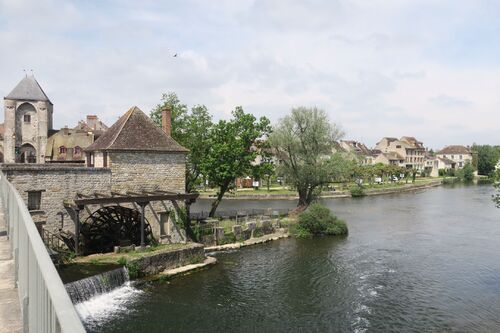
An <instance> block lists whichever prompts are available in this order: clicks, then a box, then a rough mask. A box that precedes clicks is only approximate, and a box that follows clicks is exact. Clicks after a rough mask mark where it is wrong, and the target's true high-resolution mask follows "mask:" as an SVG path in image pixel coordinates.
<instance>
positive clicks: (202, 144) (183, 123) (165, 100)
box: [150, 93, 213, 193]
mask: <svg viewBox="0 0 500 333" xmlns="http://www.w3.org/2000/svg"><path fill="white" fill-rule="evenodd" d="M166 106H169V107H170V108H171V110H172V138H173V139H174V140H176V141H177V142H178V143H180V144H181V145H182V146H184V147H186V148H187V149H189V152H188V154H187V159H186V188H185V190H186V192H187V193H191V192H194V191H195V190H196V187H197V186H198V185H200V184H201V182H202V181H203V179H202V177H203V174H202V170H201V165H202V163H203V160H204V159H205V156H206V154H207V152H208V150H209V147H210V146H209V144H210V143H209V139H210V131H211V129H212V126H213V123H212V116H211V115H210V114H209V112H208V109H207V107H206V106H205V105H195V106H193V107H192V108H191V110H190V111H189V110H188V108H187V106H186V105H185V104H181V103H180V101H179V99H178V98H177V95H176V94H175V93H168V94H163V97H162V102H161V103H160V104H158V105H157V106H156V107H155V108H154V109H153V110H152V111H151V113H150V117H151V119H153V121H154V122H155V123H156V124H157V125H158V126H161V112H162V110H163V108H164V107H166Z"/></svg>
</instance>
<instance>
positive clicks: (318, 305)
mask: <svg viewBox="0 0 500 333" xmlns="http://www.w3.org/2000/svg"><path fill="white" fill-rule="evenodd" d="M492 193H493V190H492V188H491V187H489V186H471V187H454V188H449V187H442V188H435V189H431V190H427V191H423V192H420V193H415V194H400V195H391V196H378V197H367V198H363V199H360V200H352V199H335V200H330V201H325V203H326V204H327V205H328V206H329V207H330V208H331V209H332V210H333V211H334V212H335V213H336V214H337V215H338V216H340V217H341V218H344V219H345V220H346V221H347V222H348V225H349V231H350V234H349V237H347V238H343V239H339V238H328V237H324V238H316V239H312V240H294V239H288V240H280V241H277V242H273V243H268V244H264V245H259V246H255V247H251V248H245V249H242V250H239V251H234V252H227V253H219V254H217V258H218V260H219V262H218V264H217V265H216V266H214V267H212V268H210V269H208V270H205V271H202V272H197V273H195V274H192V275H189V276H186V277H181V278H177V279H174V280H173V281H171V282H170V283H164V284H158V285H152V286H150V287H147V288H143V289H142V290H141V292H137V293H136V292H133V293H131V294H132V295H133V297H131V298H130V299H129V300H128V301H127V300H123V299H120V298H118V300H114V299H113V297H108V300H106V302H109V304H110V306H109V308H111V307H112V306H115V305H116V304H115V303H116V302H118V303H119V305H120V306H119V307H117V310H116V311H111V314H110V315H106V312H105V309H106V308H107V307H106V305H105V304H104V305H103V304H102V302H104V301H102V300H101V302H98V304H99V306H101V307H102V308H103V310H102V311H92V310H91V308H92V307H93V306H92V304H90V303H89V304H87V309H86V310H85V311H86V312H85V319H86V322H87V325H88V328H89V329H90V330H91V331H96V332H167V331H171V332H225V331H230V332H310V331H312V332H500V319H499V318H500V209H496V208H495V207H494V205H493V204H492V202H491V199H490V197H491V194H492ZM268 204H269V203H265V204H259V202H253V203H243V202H235V201H232V202H226V203H224V205H227V206H226V207H227V208H228V209H242V208H243V207H249V206H251V205H252V206H253V207H255V208H257V207H259V205H268ZM293 204H294V203H293V202H292V201H281V202H280V201H275V202H273V205H274V206H275V207H277V208H285V207H289V206H291V205H293ZM203 205H204V203H203V202H202V203H200V204H199V206H198V209H203V208H204V207H203ZM205 205H206V204H205ZM235 205H236V206H238V205H239V207H235ZM195 208H196V207H195ZM113 304H115V305H113ZM96 312H97V313H96Z"/></svg>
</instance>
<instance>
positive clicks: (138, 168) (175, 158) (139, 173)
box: [108, 152, 186, 193]
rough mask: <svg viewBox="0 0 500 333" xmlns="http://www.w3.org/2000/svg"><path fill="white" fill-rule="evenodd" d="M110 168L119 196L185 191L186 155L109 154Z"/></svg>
mask: <svg viewBox="0 0 500 333" xmlns="http://www.w3.org/2000/svg"><path fill="white" fill-rule="evenodd" d="M108 166H109V167H110V169H111V171H112V174H113V190H114V191H117V192H124V191H141V190H146V191H154V190H164V191H172V192H176V193H184V191H185V174H186V154H184V153H151V152H112V153H111V152H110V153H109V154H108Z"/></svg>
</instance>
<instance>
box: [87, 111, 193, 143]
mask: <svg viewBox="0 0 500 333" xmlns="http://www.w3.org/2000/svg"><path fill="white" fill-rule="evenodd" d="M96 150H104V151H112V150H117V151H123V150H128V151H157V152H187V151H188V150H187V149H186V148H184V147H183V146H181V145H180V144H178V143H177V142H176V141H175V140H174V139H172V137H170V136H168V135H167V134H166V133H165V132H164V131H163V130H162V129H161V128H160V127H158V126H156V124H155V123H154V122H153V121H152V120H151V118H149V117H148V116H147V115H146V114H145V113H144V112H142V111H141V110H140V109H139V108H138V107H137V106H134V107H132V108H130V110H128V111H127V113H125V114H124V115H123V116H121V117H120V119H118V121H117V122H116V123H114V124H113V126H111V127H110V128H109V129H108V130H107V131H106V132H105V133H104V134H103V135H101V136H100V137H99V139H97V140H96V141H95V142H94V143H93V144H92V145H90V146H89V147H87V149H85V151H96Z"/></svg>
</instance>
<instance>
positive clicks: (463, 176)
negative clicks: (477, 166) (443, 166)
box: [456, 163, 474, 183]
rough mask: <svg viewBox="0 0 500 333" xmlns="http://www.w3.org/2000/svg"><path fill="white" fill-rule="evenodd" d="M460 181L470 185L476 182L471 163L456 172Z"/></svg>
mask: <svg viewBox="0 0 500 333" xmlns="http://www.w3.org/2000/svg"><path fill="white" fill-rule="evenodd" d="M456 176H457V177H458V179H460V180H461V181H463V182H465V183H470V182H472V181H473V180H474V167H473V166H472V164H471V163H465V165H464V167H463V168H462V169H458V170H457V172H456Z"/></svg>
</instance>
